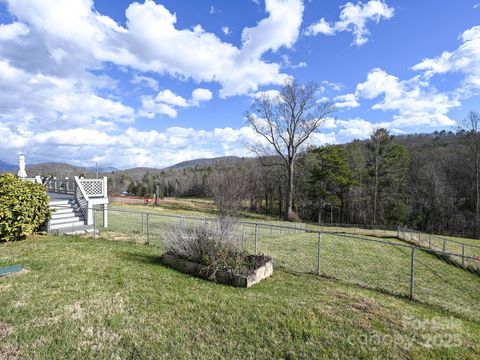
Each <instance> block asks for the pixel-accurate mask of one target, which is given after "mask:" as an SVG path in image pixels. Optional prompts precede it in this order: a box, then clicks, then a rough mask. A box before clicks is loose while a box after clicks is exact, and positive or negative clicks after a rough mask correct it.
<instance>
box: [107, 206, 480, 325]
mask: <svg viewBox="0 0 480 360" xmlns="http://www.w3.org/2000/svg"><path fill="white" fill-rule="evenodd" d="M141 217H142V215H141V214H132V213H125V212H118V211H111V212H110V214H109V221H110V225H109V228H108V229H105V230H104V229H102V228H100V231H101V234H100V236H101V237H104V238H108V239H111V240H121V241H132V242H137V243H141V244H143V243H145V242H146V241H147V239H148V241H149V243H150V244H151V245H155V246H158V247H160V246H161V242H160V236H161V234H162V233H164V230H165V229H166V228H167V227H169V226H172V225H173V224H175V223H178V222H180V221H187V222H188V221H190V222H191V223H197V221H196V220H194V221H192V220H188V219H187V220H181V219H179V218H169V217H161V216H153V215H152V216H149V220H148V223H149V232H148V234H147V231H146V223H147V219H146V216H145V215H144V216H143V231H142V219H141ZM98 222H99V223H101V221H100V220H99V221H98ZM263 224H264V225H261V226H259V237H258V241H257V251H258V252H259V253H265V254H268V255H271V256H272V257H273V258H274V260H275V263H276V264H277V265H280V266H282V267H284V268H285V269H287V270H289V271H294V272H297V273H302V274H305V273H315V272H316V271H317V266H318V264H317V261H318V258H317V245H318V244H317V239H318V235H317V234H315V233H305V232H303V231H301V230H298V231H295V230H289V229H284V228H276V227H270V226H269V225H268V224H269V223H263ZM237 231H238V232H239V234H241V235H243V234H244V236H245V237H244V239H245V244H246V247H247V249H248V251H249V252H251V253H253V252H254V249H255V244H254V238H255V237H254V233H255V228H254V226H253V225H248V224H247V225H240V226H239V228H238V230H237ZM362 239H364V240H362ZM368 240H380V241H383V242H388V243H393V244H398V245H407V244H406V243H405V242H403V241H400V240H398V239H395V238H382V239H378V238H377V237H368V236H358V235H357V236H355V238H352V236H350V237H349V236H344V235H342V234H331V233H323V234H322V238H321V244H320V248H321V249H320V272H321V274H322V275H324V276H327V277H333V278H336V279H339V280H342V281H344V282H347V283H350V284H353V285H358V286H362V287H366V288H370V289H375V290H378V291H382V292H385V293H388V294H393V295H396V296H402V297H408V296H409V293H410V265H411V251H412V250H411V249H410V248H409V247H401V246H392V245H388V244H384V243H378V242H374V241H368ZM456 260H458V259H456ZM466 264H469V263H468V261H467V263H466ZM414 265H415V268H414V272H415V279H414V291H413V295H414V297H415V299H416V300H417V301H420V302H424V303H427V304H430V305H435V306H437V307H439V308H441V309H445V310H448V311H452V312H455V313H457V314H458V315H461V316H465V317H470V318H472V319H476V320H478V321H480V307H479V304H480V277H479V276H478V275H475V274H472V273H470V272H468V271H465V270H463V269H461V268H460V267H458V266H457V265H456V264H454V263H452V262H448V261H446V260H441V259H439V258H438V257H436V256H434V255H432V254H428V253H426V252H423V251H416V253H415V264H414ZM472 265H475V266H477V267H478V261H475V264H472Z"/></svg>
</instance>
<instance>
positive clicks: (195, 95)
mask: <svg viewBox="0 0 480 360" xmlns="http://www.w3.org/2000/svg"><path fill="white" fill-rule="evenodd" d="M212 98H213V94H212V92H211V91H210V90H208V89H202V88H198V89H195V90H193V92H192V99H191V100H190V102H191V103H192V104H193V105H196V106H198V105H199V104H200V103H202V102H205V101H210V100H212Z"/></svg>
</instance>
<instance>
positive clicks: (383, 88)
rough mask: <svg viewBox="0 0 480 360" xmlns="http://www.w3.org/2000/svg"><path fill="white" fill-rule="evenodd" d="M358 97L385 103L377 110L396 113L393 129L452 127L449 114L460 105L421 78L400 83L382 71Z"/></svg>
mask: <svg viewBox="0 0 480 360" xmlns="http://www.w3.org/2000/svg"><path fill="white" fill-rule="evenodd" d="M355 95H356V96H357V97H361V98H365V99H376V98H378V97H382V100H381V101H380V102H378V103H376V104H374V105H373V106H372V109H374V110H382V111H395V112H396V114H395V115H394V117H393V121H392V125H394V126H398V127H414V126H432V127H434V126H437V127H438V126H451V125H455V121H454V120H452V119H450V118H449V117H448V116H447V113H448V112H449V111H450V110H451V109H452V108H455V107H458V106H460V102H459V101H458V99H457V98H456V97H455V96H449V95H448V94H445V93H439V92H437V91H436V90H435V88H434V87H432V86H431V85H430V84H429V83H428V82H426V81H423V80H422V79H421V78H420V77H419V76H416V77H413V78H411V79H409V80H400V79H398V78H397V77H395V76H393V75H390V74H388V73H387V72H385V71H384V70H382V69H373V70H372V71H370V73H369V74H368V76H367V80H366V81H365V82H363V83H361V84H358V85H357V89H356V92H355Z"/></svg>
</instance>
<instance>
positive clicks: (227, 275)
mask: <svg viewBox="0 0 480 360" xmlns="http://www.w3.org/2000/svg"><path fill="white" fill-rule="evenodd" d="M161 262H162V263H163V264H165V265H168V266H170V267H172V268H174V269H175V270H178V271H180V272H183V273H186V274H190V275H193V276H196V277H200V278H202V279H207V280H210V281H215V282H218V283H221V284H226V285H232V286H235V287H245V288H248V287H250V286H252V285H254V284H257V283H259V282H260V281H262V280H263V279H266V278H268V277H269V276H270V275H272V273H273V262H272V258H271V257H269V256H264V255H258V256H255V255H249V256H248V257H247V258H246V262H247V263H248V264H249V266H248V267H247V268H246V269H245V270H243V271H241V272H239V273H237V272H235V271H232V270H230V269H212V268H209V267H207V266H205V265H202V264H198V263H195V262H192V261H189V260H186V259H183V258H181V257H178V256H176V255H172V254H168V253H166V254H163V255H162V257H161Z"/></svg>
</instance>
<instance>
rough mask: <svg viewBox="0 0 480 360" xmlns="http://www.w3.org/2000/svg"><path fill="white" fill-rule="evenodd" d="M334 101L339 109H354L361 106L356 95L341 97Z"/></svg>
mask: <svg viewBox="0 0 480 360" xmlns="http://www.w3.org/2000/svg"><path fill="white" fill-rule="evenodd" d="M334 100H335V107H337V108H345V109H352V108H356V107H359V106H360V103H359V102H358V99H357V97H356V96H355V94H345V95H339V96H336V97H335V98H334Z"/></svg>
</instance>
